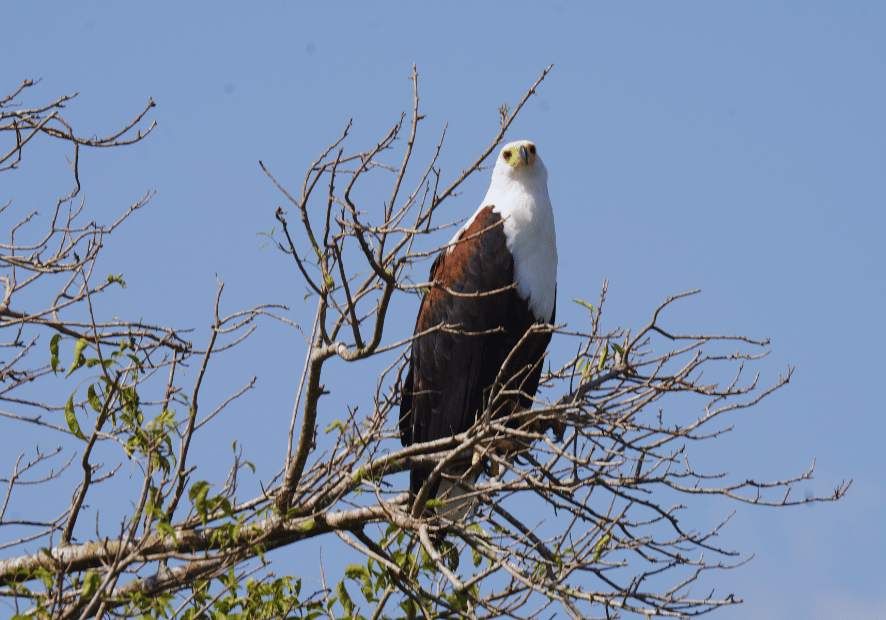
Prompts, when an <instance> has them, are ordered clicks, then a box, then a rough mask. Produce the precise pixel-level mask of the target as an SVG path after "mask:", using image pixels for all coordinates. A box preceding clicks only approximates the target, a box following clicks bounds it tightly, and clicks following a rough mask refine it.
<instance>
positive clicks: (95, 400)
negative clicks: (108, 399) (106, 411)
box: [86, 385, 102, 413]
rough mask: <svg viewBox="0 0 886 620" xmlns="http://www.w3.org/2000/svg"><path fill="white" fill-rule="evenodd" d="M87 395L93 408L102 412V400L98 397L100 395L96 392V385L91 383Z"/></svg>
mask: <svg viewBox="0 0 886 620" xmlns="http://www.w3.org/2000/svg"><path fill="white" fill-rule="evenodd" d="M86 395H87V396H88V397H89V404H90V406H91V407H92V409H93V410H94V411H95V412H96V413H101V410H102V401H100V400H99V399H98V396H97V395H96V393H95V385H90V386H89V390H87V392H86Z"/></svg>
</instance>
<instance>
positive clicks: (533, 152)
mask: <svg viewBox="0 0 886 620" xmlns="http://www.w3.org/2000/svg"><path fill="white" fill-rule="evenodd" d="M529 152H530V153H532V154H533V155H535V145H534V144H533V145H532V146H530V147H529Z"/></svg>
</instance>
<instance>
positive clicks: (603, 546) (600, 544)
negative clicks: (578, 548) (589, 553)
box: [593, 535, 612, 562]
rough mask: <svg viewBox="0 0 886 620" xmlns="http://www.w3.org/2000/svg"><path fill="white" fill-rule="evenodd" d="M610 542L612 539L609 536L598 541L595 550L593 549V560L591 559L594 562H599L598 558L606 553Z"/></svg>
mask: <svg viewBox="0 0 886 620" xmlns="http://www.w3.org/2000/svg"><path fill="white" fill-rule="evenodd" d="M610 540H612V538H611V537H610V536H608V535H606V536H604V537H603V538H601V539H600V542H598V543H597V548H596V549H594V559H593V561H594V562H596V561H597V560H599V559H600V556H601V555H603V552H604V551H606V547H608V546H609V541H610Z"/></svg>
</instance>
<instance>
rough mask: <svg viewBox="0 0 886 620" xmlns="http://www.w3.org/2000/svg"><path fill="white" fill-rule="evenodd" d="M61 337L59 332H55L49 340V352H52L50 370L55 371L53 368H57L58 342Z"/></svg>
mask: <svg viewBox="0 0 886 620" xmlns="http://www.w3.org/2000/svg"><path fill="white" fill-rule="evenodd" d="M61 339H62V336H61V334H56V335H55V336H53V337H52V339H51V340H50V341H49V352H50V353H51V354H52V360H51V363H52V372H55V369H56V368H58V343H59V340H61Z"/></svg>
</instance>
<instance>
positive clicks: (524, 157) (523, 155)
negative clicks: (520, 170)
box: [520, 146, 529, 164]
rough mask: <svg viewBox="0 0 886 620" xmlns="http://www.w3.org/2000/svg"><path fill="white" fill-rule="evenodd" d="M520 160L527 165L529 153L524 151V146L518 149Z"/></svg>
mask: <svg viewBox="0 0 886 620" xmlns="http://www.w3.org/2000/svg"><path fill="white" fill-rule="evenodd" d="M520 159H522V160H523V163H524V164H528V163H529V151H528V150H527V149H526V147H525V146H521V147H520Z"/></svg>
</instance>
